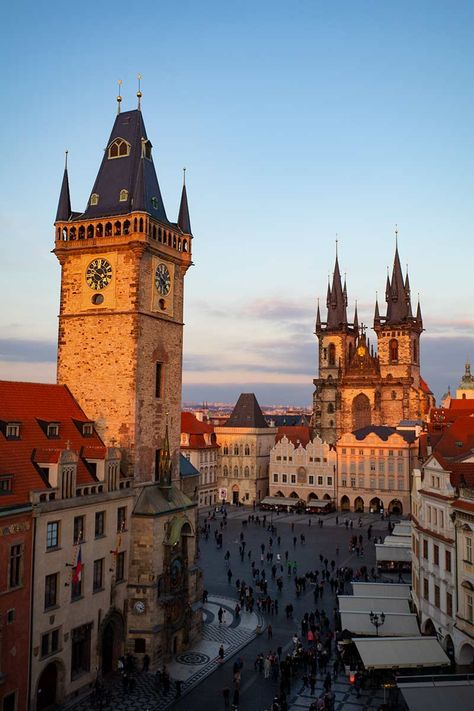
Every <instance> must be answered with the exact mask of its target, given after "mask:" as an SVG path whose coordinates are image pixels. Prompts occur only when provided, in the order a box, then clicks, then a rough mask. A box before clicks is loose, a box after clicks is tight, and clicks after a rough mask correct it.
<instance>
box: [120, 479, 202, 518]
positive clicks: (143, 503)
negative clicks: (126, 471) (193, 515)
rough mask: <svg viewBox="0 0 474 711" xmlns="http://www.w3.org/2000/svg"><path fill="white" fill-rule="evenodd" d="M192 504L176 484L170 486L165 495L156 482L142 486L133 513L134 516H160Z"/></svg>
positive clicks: (189, 506) (187, 507) (191, 506)
mask: <svg viewBox="0 0 474 711" xmlns="http://www.w3.org/2000/svg"><path fill="white" fill-rule="evenodd" d="M195 505H196V504H194V503H193V502H192V501H191V499H189V498H188V497H187V496H186V494H183V492H182V491H181V490H180V489H178V488H177V487H176V486H171V487H170V489H169V491H168V496H166V495H165V494H164V493H163V492H162V491H161V489H160V487H159V485H158V484H154V485H151V486H144V487H143V489H142V490H141V492H140V494H139V495H138V499H137V502H136V504H135V508H134V509H133V514H134V515H135V516H162V515H164V514H169V513H171V512H173V511H182V510H183V509H189V508H193V507H194V506H195Z"/></svg>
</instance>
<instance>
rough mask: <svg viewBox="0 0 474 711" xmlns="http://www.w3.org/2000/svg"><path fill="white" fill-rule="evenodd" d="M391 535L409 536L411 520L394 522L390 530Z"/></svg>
mask: <svg viewBox="0 0 474 711" xmlns="http://www.w3.org/2000/svg"><path fill="white" fill-rule="evenodd" d="M392 536H411V521H403V522H402V523H396V524H395V527H394V529H393V531H392Z"/></svg>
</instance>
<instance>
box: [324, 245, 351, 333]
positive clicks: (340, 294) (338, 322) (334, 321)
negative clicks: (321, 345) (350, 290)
mask: <svg viewBox="0 0 474 711" xmlns="http://www.w3.org/2000/svg"><path fill="white" fill-rule="evenodd" d="M328 295H329V304H328V318H327V328H328V329H329V330H331V329H332V330H335V329H340V328H342V327H344V326H345V325H347V310H346V303H347V302H346V299H347V289H346V292H344V289H343V287H342V280H341V271H340V269H339V260H338V256H337V253H336V262H335V265H334V274H333V278H332V287H331V289H330V291H328Z"/></svg>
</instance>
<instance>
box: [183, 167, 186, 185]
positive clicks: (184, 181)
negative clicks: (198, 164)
mask: <svg viewBox="0 0 474 711" xmlns="http://www.w3.org/2000/svg"><path fill="white" fill-rule="evenodd" d="M185 186H186V168H183V188H184V187H185Z"/></svg>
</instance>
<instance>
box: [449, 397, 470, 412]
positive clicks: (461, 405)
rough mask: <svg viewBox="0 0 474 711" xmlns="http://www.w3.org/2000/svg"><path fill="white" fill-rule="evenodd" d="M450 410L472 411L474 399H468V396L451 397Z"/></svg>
mask: <svg viewBox="0 0 474 711" xmlns="http://www.w3.org/2000/svg"><path fill="white" fill-rule="evenodd" d="M449 409H450V410H470V411H471V412H474V400H469V399H468V398H466V399H462V398H458V399H456V398H452V399H451V401H450V403H449Z"/></svg>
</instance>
